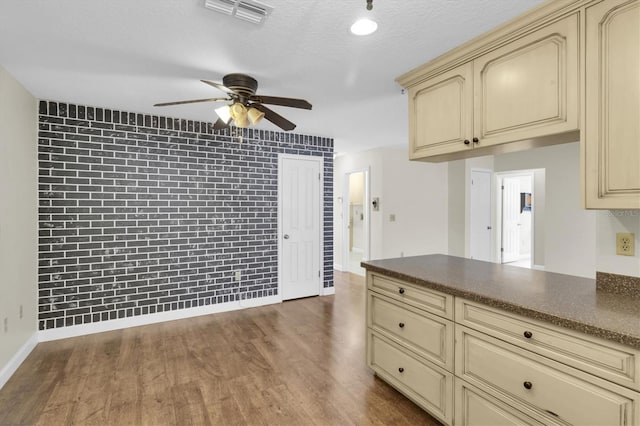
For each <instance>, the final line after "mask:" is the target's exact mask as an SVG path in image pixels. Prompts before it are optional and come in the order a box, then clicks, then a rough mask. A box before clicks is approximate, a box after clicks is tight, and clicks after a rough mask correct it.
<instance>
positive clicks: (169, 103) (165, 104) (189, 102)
mask: <svg viewBox="0 0 640 426" xmlns="http://www.w3.org/2000/svg"><path fill="white" fill-rule="evenodd" d="M230 100H231V99H227V98H206V99H191V100H188V101H176V102H162V103H159V104H155V105H154V106H157V107H159V106H169V105H183V104H195V103H198V102H220V101H230Z"/></svg>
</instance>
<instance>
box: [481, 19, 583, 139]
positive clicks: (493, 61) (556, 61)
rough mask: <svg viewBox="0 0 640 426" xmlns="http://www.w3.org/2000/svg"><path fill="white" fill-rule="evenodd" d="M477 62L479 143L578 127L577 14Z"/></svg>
mask: <svg viewBox="0 0 640 426" xmlns="http://www.w3.org/2000/svg"><path fill="white" fill-rule="evenodd" d="M473 66H474V92H475V104H474V113H475V116H474V129H473V136H474V137H475V138H477V139H478V142H476V145H477V146H479V147H483V146H490V145H496V144H503V143H505V142H513V141H519V140H523V139H533V138H539V137H543V136H547V135H552V134H559V133H564V132H570V131H575V130H577V129H578V116H579V107H578V17H577V15H572V16H569V17H567V18H565V19H562V20H561V21H558V22H556V23H553V24H550V25H548V26H546V27H544V28H541V29H539V30H537V31H535V32H533V33H530V34H528V35H526V36H524V37H521V38H519V39H518V40H516V41H513V42H511V43H509V44H507V45H505V46H503V47H501V48H498V49H495V50H493V51H491V52H489V53H487V54H485V55H483V56H481V57H479V58H478V59H476V60H475V61H474V63H473ZM576 141H577V139H576Z"/></svg>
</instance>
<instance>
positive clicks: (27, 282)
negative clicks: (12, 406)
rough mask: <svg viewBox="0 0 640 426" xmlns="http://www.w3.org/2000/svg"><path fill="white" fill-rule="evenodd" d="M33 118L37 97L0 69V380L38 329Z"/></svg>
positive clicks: (34, 136) (34, 127)
mask: <svg viewBox="0 0 640 426" xmlns="http://www.w3.org/2000/svg"><path fill="white" fill-rule="evenodd" d="M36 115H37V101H36V99H35V98H34V97H33V96H31V94H30V93H29V92H27V91H26V90H25V89H24V87H22V86H21V85H20V84H19V83H18V82H17V81H16V80H15V79H13V77H12V76H11V75H9V73H7V72H6V71H5V70H4V69H3V68H2V67H0V381H1V380H2V379H3V375H4V373H6V372H7V368H9V364H10V363H11V360H12V359H13V358H14V357H15V356H16V355H18V352H19V351H20V350H21V348H23V347H24V345H25V344H27V342H28V341H29V340H30V339H32V338H33V336H35V333H36V331H37V307H38V305H37V301H38V292H37V266H38V263H37V262H38V261H37V259H38V257H37V248H38V240H37V238H38V223H37V214H38V204H37V191H38V184H37V176H38V172H37V158H38V154H37V133H36V132H37V120H36ZM20 306H22V309H23V316H22V318H20V315H19V311H20ZM5 319H6V320H7V325H8V332H5V330H4V321H5ZM2 384H3V383H2V382H0V386H2Z"/></svg>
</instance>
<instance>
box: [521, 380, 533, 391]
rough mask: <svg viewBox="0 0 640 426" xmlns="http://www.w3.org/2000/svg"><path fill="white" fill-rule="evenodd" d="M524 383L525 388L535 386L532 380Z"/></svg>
mask: <svg viewBox="0 0 640 426" xmlns="http://www.w3.org/2000/svg"><path fill="white" fill-rule="evenodd" d="M523 385H524V388H525V389H531V388H532V387H533V383H531V382H524V383H523Z"/></svg>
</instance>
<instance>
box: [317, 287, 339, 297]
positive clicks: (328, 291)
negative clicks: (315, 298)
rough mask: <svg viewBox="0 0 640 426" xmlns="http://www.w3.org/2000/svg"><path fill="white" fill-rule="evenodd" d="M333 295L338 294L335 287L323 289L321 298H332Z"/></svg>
mask: <svg viewBox="0 0 640 426" xmlns="http://www.w3.org/2000/svg"><path fill="white" fill-rule="evenodd" d="M332 294H336V288H335V287H323V288H322V293H320V295H321V296H331V295H332Z"/></svg>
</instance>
